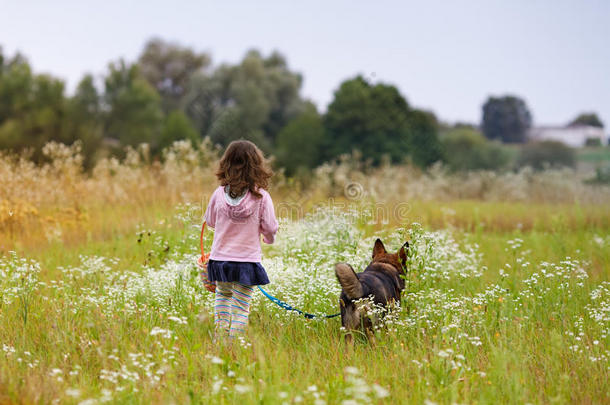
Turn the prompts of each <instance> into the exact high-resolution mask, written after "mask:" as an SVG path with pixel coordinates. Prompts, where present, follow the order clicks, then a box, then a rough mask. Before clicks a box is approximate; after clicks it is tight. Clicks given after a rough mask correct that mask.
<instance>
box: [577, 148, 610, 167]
mask: <svg viewBox="0 0 610 405" xmlns="http://www.w3.org/2000/svg"><path fill="white" fill-rule="evenodd" d="M577 158H578V161H580V162H587V163H610V147H608V146H600V147H594V148H593V147H587V148H580V149H578V152H577Z"/></svg>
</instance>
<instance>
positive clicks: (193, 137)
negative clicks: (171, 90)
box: [152, 111, 199, 154]
mask: <svg viewBox="0 0 610 405" xmlns="http://www.w3.org/2000/svg"><path fill="white" fill-rule="evenodd" d="M179 140H189V141H191V142H192V143H193V144H196V143H197V141H198V140H199V134H198V133H197V130H196V129H195V128H194V127H193V124H192V123H191V122H190V120H189V119H188V118H187V116H186V115H184V113H183V112H182V111H173V112H171V113H169V115H168V116H167V117H166V118H165V122H164V125H163V129H162V130H161V137H160V139H159V142H158V143H157V145H156V148H155V149H153V151H152V152H153V153H154V154H158V153H160V152H161V151H162V150H163V149H165V148H167V147H168V146H170V145H171V144H172V143H174V142H175V141H179Z"/></svg>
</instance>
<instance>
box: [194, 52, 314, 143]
mask: <svg viewBox="0 0 610 405" xmlns="http://www.w3.org/2000/svg"><path fill="white" fill-rule="evenodd" d="M301 82H302V80H301V76H300V75H299V74H297V73H294V72H291V71H290V70H289V69H288V66H287V64H286V61H285V59H284V58H283V57H282V56H281V55H280V54H279V53H277V52H274V53H272V54H271V55H270V56H269V57H267V58H264V57H263V56H261V54H260V53H259V52H257V51H254V50H252V51H249V52H248V53H247V54H246V56H245V57H244V59H243V60H242V61H241V62H240V63H239V64H238V65H234V66H231V65H226V64H225V65H222V66H220V67H218V68H217V69H216V70H215V71H214V72H213V74H212V75H209V76H208V75H206V74H203V73H197V74H195V75H193V77H192V79H191V82H190V86H189V87H190V90H189V92H188V93H187V95H186V97H185V112H186V114H187V115H188V117H189V118H190V119H191V121H192V122H193V123H194V124H195V126H196V127H197V129H198V130H199V131H200V134H201V136H206V135H209V136H210V138H211V139H212V141H213V142H215V143H219V144H221V145H226V144H228V143H229V142H230V141H231V140H234V139H239V138H245V139H250V140H252V141H254V142H257V144H258V143H260V145H259V146H261V147H262V148H266V149H267V151H269V150H270V147H271V146H272V145H273V144H274V143H275V138H276V136H277V134H278V133H279V131H280V130H281V129H282V128H283V127H284V126H285V125H286V124H287V123H288V122H289V121H290V120H291V119H293V118H294V117H296V116H298V115H299V114H300V113H302V112H303V111H304V109H305V103H304V101H303V100H302V99H301V97H300V95H299V91H300V88H301Z"/></svg>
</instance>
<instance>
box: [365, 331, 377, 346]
mask: <svg viewBox="0 0 610 405" xmlns="http://www.w3.org/2000/svg"><path fill="white" fill-rule="evenodd" d="M366 337H367V338H368V339H369V344H370V345H371V347H373V348H374V347H376V346H377V341H376V340H375V333H374V332H373V330H372V329H369V328H366Z"/></svg>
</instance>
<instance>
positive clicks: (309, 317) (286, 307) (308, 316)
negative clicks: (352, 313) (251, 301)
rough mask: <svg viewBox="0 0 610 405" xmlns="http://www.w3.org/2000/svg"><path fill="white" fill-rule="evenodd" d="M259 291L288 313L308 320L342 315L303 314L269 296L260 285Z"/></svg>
mask: <svg viewBox="0 0 610 405" xmlns="http://www.w3.org/2000/svg"><path fill="white" fill-rule="evenodd" d="M257 287H258V289H259V290H261V292H262V293H263V295H264V296H265V297H267V298H269V300H270V301H271V302H273V303H274V304H276V305H277V306H278V307H280V308H284V309H285V310H287V311H294V312H296V313H298V314H300V315H303V316H304V317H305V318H307V319H313V318H334V317H336V316H339V315H341V313H338V314H332V315H315V314H310V313H307V312H303V311H301V310H300V309H296V308H294V307H292V306H290V305H288V304H286V303H285V302H284V301H281V300H279V299H278V298H275V297H274V296H273V295H271V294H269V293H268V292H267V291H265V290H263V288H262V287H261V286H260V285H259V286H257Z"/></svg>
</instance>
